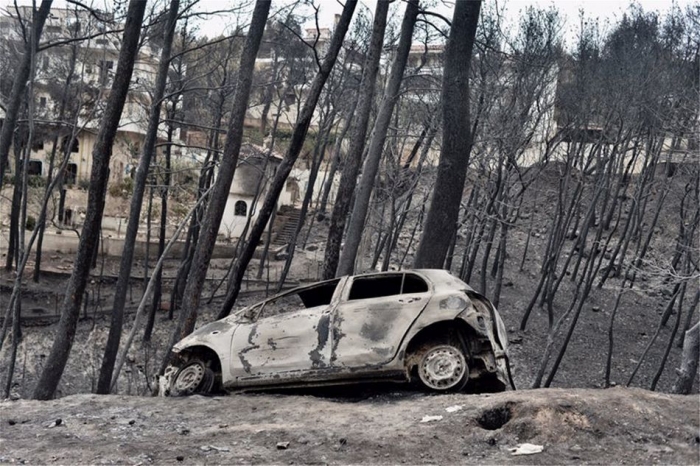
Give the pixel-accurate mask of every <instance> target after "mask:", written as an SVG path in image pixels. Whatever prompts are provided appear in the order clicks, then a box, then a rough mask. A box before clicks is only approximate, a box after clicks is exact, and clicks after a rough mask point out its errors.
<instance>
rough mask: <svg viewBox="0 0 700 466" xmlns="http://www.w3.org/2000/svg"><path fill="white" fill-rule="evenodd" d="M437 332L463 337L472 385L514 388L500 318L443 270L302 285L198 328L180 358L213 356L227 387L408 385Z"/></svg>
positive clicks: (181, 348) (178, 349) (183, 346)
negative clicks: (488, 379) (482, 381)
mask: <svg viewBox="0 0 700 466" xmlns="http://www.w3.org/2000/svg"><path fill="white" fill-rule="evenodd" d="M437 328H439V329H441V330H440V331H441V332H442V331H444V329H448V331H450V332H451V333H455V334H459V339H458V341H457V342H456V343H455V344H456V345H457V346H458V347H460V346H461V347H463V351H464V353H465V357H466V358H467V365H468V368H469V378H470V380H471V379H477V378H479V377H482V376H495V377H497V379H498V380H500V381H501V382H502V384H503V385H504V386H506V385H507V384H508V382H509V377H508V370H507V346H506V345H507V338H506V335H505V326H504V325H503V322H502V320H501V318H500V316H499V314H498V312H497V311H496V309H495V308H494V307H493V306H492V305H491V303H490V302H489V301H488V300H487V299H486V298H485V297H483V296H481V295H479V294H478V293H476V292H475V291H474V290H472V289H471V288H469V286H467V285H466V284H465V283H463V282H462V281H460V280H458V279H457V278H455V277H453V276H452V275H450V274H449V273H447V272H446V271H444V270H418V271H406V272H387V273H379V274H370V275H364V276H355V277H343V278H341V279H335V280H330V281H327V282H321V283H319V284H314V285H310V286H307V287H300V288H297V289H294V290H292V291H290V292H287V293H284V294H282V295H279V296H275V297H273V298H270V299H268V300H266V301H263V302H262V303H258V304H256V305H254V306H251V307H249V308H246V309H244V310H242V311H240V312H238V313H236V314H234V315H232V316H229V317H227V318H225V319H222V320H220V321H217V322H213V323H211V324H209V325H206V326H204V327H202V328H200V329H198V330H197V331H196V332H194V333H193V334H192V335H190V336H189V337H187V338H185V339H184V340H182V341H180V342H179V343H178V344H177V345H176V346H175V348H174V352H176V353H178V354H180V355H186V354H189V353H198V352H201V351H204V349H206V348H208V349H210V350H212V351H213V353H215V354H216V355H217V357H218V359H219V363H220V364H219V365H218V366H217V367H220V368H221V374H220V380H221V383H222V385H223V387H224V388H229V389H235V388H244V387H261V388H263V387H265V386H278V385H294V386H298V385H316V384H322V383H345V382H348V383H349V382H353V381H357V380H367V379H384V378H393V379H397V380H408V379H410V378H411V371H410V368H412V367H414V366H416V365H417V364H418V362H419V361H418V360H417V358H419V356H420V351H422V350H421V348H422V347H423V346H424V345H423V346H421V345H419V344H418V343H420V342H419V341H418V340H419V339H421V338H425V336H426V335H427V334H428V332H432V331H433V329H437ZM453 329H454V330H453ZM465 329H466V330H465ZM431 335H432V334H431ZM431 338H432V340H430V341H437V340H439V339H440V338H441V334H440V333H438V334H436V335H432V336H431ZM415 342H418V343H415ZM412 343H414V344H412ZM207 354H211V353H207ZM180 359H187V358H186V357H184V358H180ZM173 376H174V372H173V371H172V370H171V371H170V372H169V378H172V377H173ZM165 385H167V382H165Z"/></svg>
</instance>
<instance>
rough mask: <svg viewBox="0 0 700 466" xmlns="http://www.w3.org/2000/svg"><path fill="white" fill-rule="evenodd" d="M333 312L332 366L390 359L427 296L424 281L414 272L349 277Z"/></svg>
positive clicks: (421, 309) (360, 365)
mask: <svg viewBox="0 0 700 466" xmlns="http://www.w3.org/2000/svg"><path fill="white" fill-rule="evenodd" d="M351 280H352V281H351V282H350V283H348V284H347V285H346V286H345V289H344V292H343V296H342V298H341V301H340V303H339V304H338V306H337V307H336V309H335V311H334V316H333V339H334V341H333V347H334V351H333V354H332V356H331V358H332V360H333V365H334V366H336V367H367V366H371V365H379V364H383V363H387V362H389V361H391V360H392V359H393V358H394V357H395V356H396V353H397V352H398V349H399V346H400V345H401V341H402V339H403V337H404V335H405V334H406V332H407V331H408V329H409V328H410V327H411V324H412V323H413V322H414V321H415V320H416V318H418V316H419V315H420V313H421V312H422V311H423V309H424V308H425V306H426V305H427V304H428V301H429V300H430V291H429V285H428V283H427V282H426V281H425V280H424V279H423V278H422V277H420V276H419V275H417V274H414V273H395V274H391V273H390V274H386V273H384V274H377V275H366V276H359V277H352V279H351Z"/></svg>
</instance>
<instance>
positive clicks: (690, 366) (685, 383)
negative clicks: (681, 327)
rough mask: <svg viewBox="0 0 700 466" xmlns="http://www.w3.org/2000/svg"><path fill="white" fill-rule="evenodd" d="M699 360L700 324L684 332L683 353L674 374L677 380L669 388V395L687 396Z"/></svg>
mask: <svg viewBox="0 0 700 466" xmlns="http://www.w3.org/2000/svg"><path fill="white" fill-rule="evenodd" d="M699 359H700V322H698V323H696V324H695V325H693V327H692V328H690V330H688V331H687V332H685V339H684V342H683V353H682V356H681V367H680V369H678V370H677V371H676V372H677V374H678V378H676V381H675V382H674V384H673V388H671V393H678V394H681V395H688V394H689V393H690V392H691V390H692V389H693V382H695V378H696V375H697V373H698V360H699Z"/></svg>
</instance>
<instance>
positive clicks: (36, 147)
mask: <svg viewBox="0 0 700 466" xmlns="http://www.w3.org/2000/svg"><path fill="white" fill-rule="evenodd" d="M32 150H33V151H34V152H36V151H40V150H44V139H42V138H39V139H34V142H33V143H32Z"/></svg>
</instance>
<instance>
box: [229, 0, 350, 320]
mask: <svg viewBox="0 0 700 466" xmlns="http://www.w3.org/2000/svg"><path fill="white" fill-rule="evenodd" d="M356 6H357V0H347V1H346V2H345V7H344V8H343V13H342V15H341V17H340V21H339V22H338V24H337V25H336V29H335V32H334V33H333V37H332V38H331V42H330V45H329V47H328V52H327V53H326V56H325V58H324V59H323V62H322V63H321V66H320V68H319V70H318V72H317V73H316V76H315V77H314V80H313V82H312V83H311V87H310V88H309V94H308V97H307V98H306V101H305V102H304V106H303V107H302V110H301V112H300V113H299V117H298V119H297V122H296V124H295V125H294V131H293V132H292V137H291V142H290V144H289V149H287V153H286V154H285V156H284V158H283V159H282V162H280V164H279V166H278V167H277V172H276V173H275V177H274V178H273V180H272V183H271V184H270V189H269V190H268V192H267V195H266V196H265V200H264V202H263V206H262V208H261V209H260V213H259V214H258V218H257V219H256V221H255V224H254V225H253V228H252V229H251V232H250V236H249V238H248V240H247V241H246V244H245V246H244V247H243V252H242V253H241V255H240V257H239V259H238V260H237V261H236V265H235V267H234V269H233V274H232V277H231V286H230V288H229V289H228V291H227V293H226V301H225V302H224V305H223V307H222V309H221V311H220V312H219V315H218V318H219V319H221V318H223V317H226V316H227V315H228V314H229V313H230V312H231V309H232V308H233V304H234V303H235V302H236V298H237V297H238V292H239V291H240V289H241V283H242V281H243V276H244V274H245V269H246V267H247V266H248V263H250V260H251V259H252V258H253V253H254V252H255V249H256V247H257V245H258V243H259V242H260V238H261V237H262V234H263V233H264V231H265V227H266V226H267V224H268V222H269V220H270V216H271V215H272V212H273V211H274V210H275V208H276V206H277V199H278V198H279V195H280V193H281V192H282V188H283V187H284V184H285V182H286V181H287V177H288V176H289V173H290V172H291V171H292V168H293V167H294V163H295V162H296V160H297V158H298V157H299V153H300V152H301V150H302V147H303V145H304V139H305V138H306V133H307V132H308V130H309V125H310V124H311V118H312V117H313V114H314V111H315V109H316V104H317V103H318V99H319V97H320V96H321V91H322V90H323V86H324V84H325V83H326V80H327V79H328V76H329V75H330V73H331V71H332V69H333V65H334V64H335V61H336V59H337V58H338V53H339V52H340V48H341V47H342V45H343V41H344V39H345V33H346V32H347V30H348V27H349V26H350V20H351V19H352V15H353V12H354V11H355V7H356Z"/></svg>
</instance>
